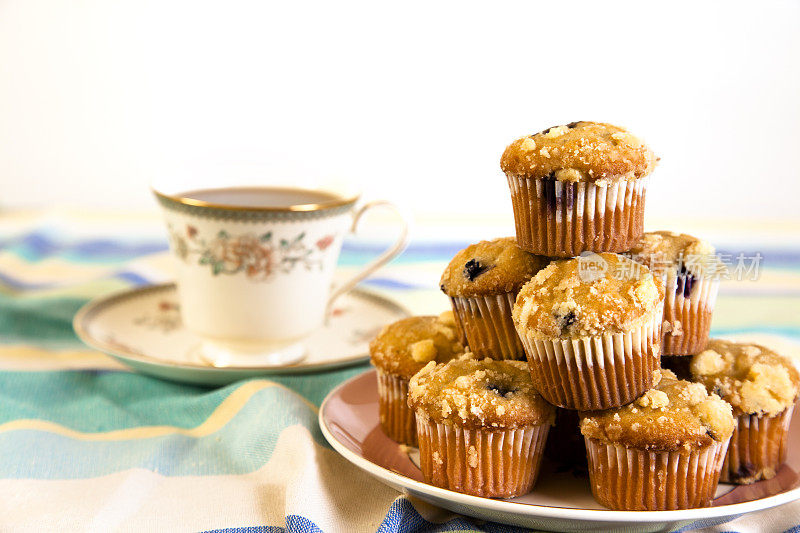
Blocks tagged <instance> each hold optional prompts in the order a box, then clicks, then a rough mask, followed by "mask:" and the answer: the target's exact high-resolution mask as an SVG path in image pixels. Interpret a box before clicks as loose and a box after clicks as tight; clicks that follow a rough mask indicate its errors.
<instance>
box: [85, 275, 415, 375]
mask: <svg viewBox="0 0 800 533" xmlns="http://www.w3.org/2000/svg"><path fill="white" fill-rule="evenodd" d="M409 315H410V313H409V312H408V311H407V310H406V309H405V308H403V307H402V306H401V305H399V304H397V303H395V302H393V301H391V300H389V299H388V298H385V297H383V296H378V295H376V294H373V293H371V292H367V291H365V290H363V289H354V290H352V291H350V292H349V293H347V294H345V295H343V296H341V297H339V298H338V299H337V300H336V306H335V307H334V309H333V313H332V315H331V319H330V320H329V323H328V324H327V325H325V326H323V327H321V328H320V329H319V330H317V331H316V332H314V333H313V334H312V335H310V336H309V337H308V338H307V339H305V341H304V343H305V346H306V348H307V355H306V357H305V358H304V359H303V360H302V361H300V362H298V363H296V364H291V365H285V366H258V365H252V366H226V367H222V368H219V367H215V366H213V365H211V364H207V363H204V362H203V361H202V359H201V358H198V357H197V354H198V352H199V351H200V346H201V340H200V338H199V337H197V336H196V335H194V334H193V333H191V332H189V331H188V330H187V329H185V328H184V327H183V323H182V321H181V314H180V306H179V305H178V294H177V291H176V288H175V284H174V283H169V284H164V285H153V286H148V287H141V288H136V289H130V290H125V291H121V292H117V293H114V294H111V295H107V296H102V297H99V298H96V299H94V300H92V301H91V302H89V303H88V304H86V305H85V306H83V308H81V310H80V311H78V313H77V314H76V315H75V318H74V320H73V322H72V325H73V328H74V329H75V332H76V333H77V334H78V337H80V339H81V340H82V341H83V342H84V343H86V344H87V345H89V346H91V347H92V348H95V349H97V350H100V351H102V352H105V353H106V354H108V355H110V356H111V357H113V358H115V359H117V360H118V361H120V362H121V363H123V364H125V365H127V366H129V367H131V368H132V369H134V370H136V371H139V372H142V373H143V374H149V375H152V376H156V377H159V378H164V379H169V380H173V381H182V382H186V383H195V384H203V385H223V384H227V383H232V382H234V381H237V380H240V379H244V378H250V377H256V376H263V375H268V374H294V373H304V372H316V371H320V370H329V369H332V368H338V367H342V366H348V365H353V364H357V363H361V362H363V361H365V360H366V359H367V358H368V357H369V356H368V343H369V341H370V340H371V339H372V338H373V337H374V336H375V335H376V334H377V333H378V332H379V331H380V329H381V328H382V327H383V326H384V325H386V324H388V323H390V322H394V321H396V320H399V319H401V318H405V317H407V316H409Z"/></svg>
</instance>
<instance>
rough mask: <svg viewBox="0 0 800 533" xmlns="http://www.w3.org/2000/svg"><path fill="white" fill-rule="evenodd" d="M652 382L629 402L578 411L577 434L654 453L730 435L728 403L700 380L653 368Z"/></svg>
mask: <svg viewBox="0 0 800 533" xmlns="http://www.w3.org/2000/svg"><path fill="white" fill-rule="evenodd" d="M656 373H657V374H658V375H657V376H656V381H657V384H656V385H655V386H654V387H653V388H652V389H650V390H649V391H647V392H646V393H645V394H644V395H643V396H641V397H640V398H639V399H638V400H636V401H635V402H633V403H630V404H628V405H626V406H624V407H620V408H617V409H609V410H607V411H598V412H592V413H582V415H581V433H583V434H584V435H585V436H587V437H590V438H593V439H597V440H599V441H601V442H604V443H608V444H619V445H622V446H625V447H628V448H636V449H639V450H650V451H657V452H673V451H679V450H686V451H690V450H697V449H700V448H704V447H706V446H708V445H710V444H713V443H714V442H723V441H725V440H727V439H728V438H730V436H731V434H733V428H734V418H733V414H732V413H731V406H730V405H729V404H728V403H727V402H725V401H723V400H722V399H721V398H720V397H719V396H717V395H716V394H709V393H708V392H707V391H706V389H705V387H703V386H702V384H700V383H691V382H689V381H683V380H679V379H677V377H676V376H675V374H673V373H672V372H670V371H669V370H661V371H656Z"/></svg>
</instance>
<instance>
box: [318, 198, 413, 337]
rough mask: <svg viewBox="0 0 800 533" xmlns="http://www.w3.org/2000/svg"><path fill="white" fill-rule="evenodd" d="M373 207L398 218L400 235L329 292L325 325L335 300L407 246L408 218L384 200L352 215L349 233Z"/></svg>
mask: <svg viewBox="0 0 800 533" xmlns="http://www.w3.org/2000/svg"><path fill="white" fill-rule="evenodd" d="M374 207H388V208H391V209H392V210H393V211H394V212H395V213H397V215H398V216H399V217H400V221H401V230H400V235H399V236H398V237H397V240H396V241H395V242H394V244H392V245H391V246H390V247H389V248H387V249H386V250H384V252H383V253H382V254H381V255H379V256H378V257H376V258H375V259H373V260H372V261H370V262H369V263H367V265H366V266H364V268H362V269H361V270H359V271H358V273H356V274H355V275H354V276H353V277H351V278H350V279H348V280H347V281H345V282H344V283H342V284H341V285H339V286H338V287H336V288H335V289H333V292H331V295H330V297H329V298H328V303H327V305H326V306H325V322H326V323H327V322H328V320H329V319H330V316H331V311H333V304H334V302H335V301H336V299H337V298H338V297H339V296H341V295H342V294H344V293H346V292H350V291H351V290H353V288H355V286H356V285H358V284H359V283H360V282H361V281H363V280H364V278H366V277H367V276H369V275H371V274H372V273H373V272H375V271H376V270H378V269H379V268H381V267H382V266H383V265H385V264H386V263H388V262H389V261H391V260H392V259H394V258H395V257H397V256H398V255H400V253H401V252H402V251H403V250H405V248H406V246H408V228H409V226H410V218H409V217H408V215H406V214H405V213H404V212H403V211H402V210H401V209H399V208H398V207H397V206H396V205H394V204H393V203H391V202H388V201H386V200H375V201H373V202H367V203H366V204H364V205H362V206H361V207H360V208H359V209H358V210H357V211H356V212H355V213H354V214H353V225H352V226H351V227H350V232H351V233H356V230H357V229H358V223H359V221H360V220H361V217H362V216H364V213H366V212H367V211H369V210H370V209H372V208H374Z"/></svg>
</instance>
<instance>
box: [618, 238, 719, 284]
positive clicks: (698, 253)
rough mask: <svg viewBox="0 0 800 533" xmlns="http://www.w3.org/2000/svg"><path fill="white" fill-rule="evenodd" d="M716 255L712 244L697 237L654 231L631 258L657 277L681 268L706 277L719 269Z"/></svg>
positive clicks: (632, 250) (634, 250) (631, 253)
mask: <svg viewBox="0 0 800 533" xmlns="http://www.w3.org/2000/svg"><path fill="white" fill-rule="evenodd" d="M715 253H716V250H715V249H714V247H713V246H712V245H711V244H710V243H708V242H706V241H704V240H701V239H698V238H697V237H692V236H691V235H686V234H684V233H673V232H671V231H650V232H647V233H645V234H644V235H643V236H642V240H641V242H639V244H637V245H636V246H634V247H633V248H632V249H631V250H630V252H628V254H627V255H630V256H631V258H632V259H633V260H634V261H637V262H639V263H642V264H644V265H647V267H648V268H650V270H651V271H653V272H656V273H661V272H666V271H668V270H674V267H676V266H677V267H679V268H680V267H683V268H684V271H685V270H689V271H691V272H693V273H695V274H703V273H704V272H707V271H708V270H709V268H710V267H712V266H714V265H716V263H717V259H716V256H715V255H714V254H715ZM708 273H709V274H711V273H712V272H708Z"/></svg>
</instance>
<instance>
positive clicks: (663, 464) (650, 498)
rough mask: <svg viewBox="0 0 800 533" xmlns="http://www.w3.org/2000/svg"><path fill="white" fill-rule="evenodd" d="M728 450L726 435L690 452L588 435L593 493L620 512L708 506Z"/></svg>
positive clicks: (603, 503)
mask: <svg viewBox="0 0 800 533" xmlns="http://www.w3.org/2000/svg"><path fill="white" fill-rule="evenodd" d="M727 449H728V441H727V440H726V441H724V442H715V443H714V444H711V445H710V446H707V447H706V448H702V449H700V450H696V451H692V452H687V451H677V452H650V451H645V450H637V449H633V448H626V447H625V446H621V445H617V444H605V443H602V442H600V441H598V440H596V439H591V438H588V437H586V452H587V455H588V458H589V481H590V483H591V486H592V494H593V495H594V498H595V500H597V502H598V503H599V504H601V505H604V506H605V507H608V508H609V509H614V510H622V511H667V510H675V509H692V508H695V507H707V506H708V505H709V504H710V503H711V500H712V499H713V498H714V493H715V492H716V490H717V484H718V482H719V475H720V471H721V470H722V463H723V461H724V460H725V452H726V450H727Z"/></svg>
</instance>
